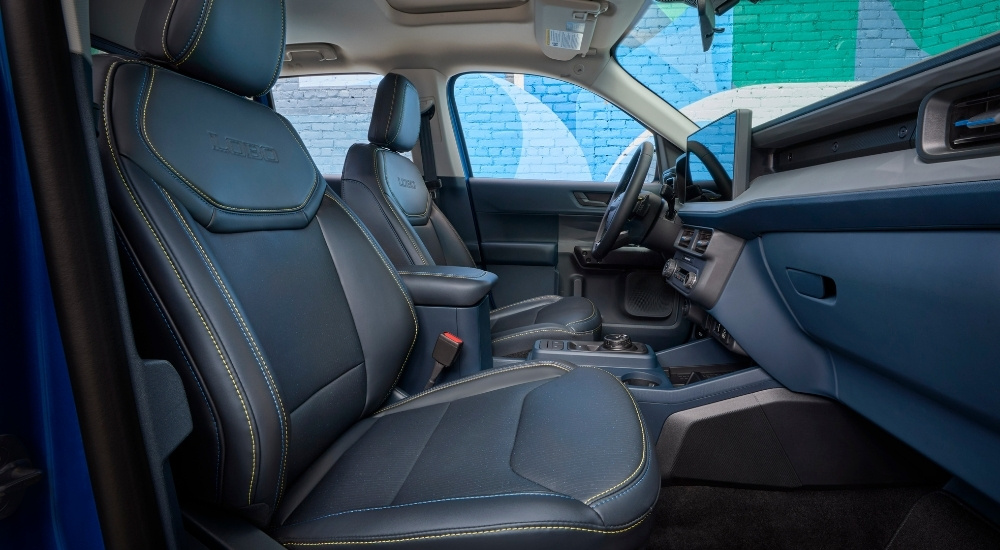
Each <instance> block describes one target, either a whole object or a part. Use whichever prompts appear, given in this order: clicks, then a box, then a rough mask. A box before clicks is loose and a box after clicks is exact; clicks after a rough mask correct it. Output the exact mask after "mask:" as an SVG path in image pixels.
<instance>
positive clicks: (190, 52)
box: [176, 0, 214, 67]
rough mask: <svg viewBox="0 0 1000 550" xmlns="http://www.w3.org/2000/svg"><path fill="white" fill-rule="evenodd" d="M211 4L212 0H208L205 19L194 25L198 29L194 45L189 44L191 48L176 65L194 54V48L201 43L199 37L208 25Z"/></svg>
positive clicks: (179, 64)
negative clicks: (199, 24) (198, 24)
mask: <svg viewBox="0 0 1000 550" xmlns="http://www.w3.org/2000/svg"><path fill="white" fill-rule="evenodd" d="M213 4H214V0H208V10H207V12H206V13H205V19H204V20H202V21H200V23H201V26H200V27H199V26H195V28H196V29H198V38H196V39H195V41H194V45H193V46H191V50H190V51H188V52H187V53H186V54H184V57H182V58H181V60H180V61H178V62H177V63H176V65H177V66H178V67H180V66H181V65H182V64H183V63H184V62H185V61H187V60H188V59H190V58H191V56H192V55H194V52H195V50H197V49H198V44H201V37H202V35H203V34H205V28H206V27H208V18H209V17H210V16H211V15H212V5H213Z"/></svg>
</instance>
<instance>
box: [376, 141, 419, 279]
mask: <svg viewBox="0 0 1000 550" xmlns="http://www.w3.org/2000/svg"><path fill="white" fill-rule="evenodd" d="M378 152H379V149H375V150H374V151H372V169H373V170H375V183H376V184H377V185H378V190H379V191H380V192H381V193H382V197H383V198H385V202H386V203H387V204H388V205H389V211H390V212H392V215H393V216H395V217H396V221H398V222H399V227H400V229H402V230H403V233H406V238H407V239H409V240H410V244H412V245H413V249H414V250H416V252H417V256H419V257H420V261H421V262H423V263H424V265H427V259H426V258H424V255H423V254H422V253H421V252H420V246H419V245H418V244H417V242H416V241H414V240H413V235H410V232H409V231H407V230H406V223H404V222H403V220H401V219H400V218H399V214H397V213H396V209H395V208H393V206H392V199H390V198H389V195H387V194H386V192H385V186H384V185H382V180H381V179H379V177H378Z"/></svg>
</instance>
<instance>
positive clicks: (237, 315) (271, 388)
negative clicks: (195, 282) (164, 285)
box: [160, 188, 289, 507]
mask: <svg viewBox="0 0 1000 550" xmlns="http://www.w3.org/2000/svg"><path fill="white" fill-rule="evenodd" d="M160 193H161V194H162V195H163V196H164V198H166V199H167V202H169V203H170V207H171V209H172V210H173V212H174V217H175V218H177V220H178V221H180V222H181V224H183V226H184V229H185V230H186V231H187V234H188V237H189V238H190V239H191V241H192V242H193V243H194V244H195V246H197V247H198V251H199V252H200V253H201V258H202V262H203V263H204V264H205V266H206V267H208V269H209V271H210V272H211V274H212V278H213V279H214V280H215V285H216V287H218V289H219V291H220V292H222V295H223V297H224V298H225V300H226V305H227V306H228V307H229V312H230V313H231V314H232V315H233V318H234V319H235V320H236V322H237V324H238V325H239V327H240V332H242V333H243V339H244V340H246V342H247V345H248V346H249V348H250V352H251V353H252V354H253V356H254V359H255V360H256V362H257V366H258V367H260V371H261V374H263V375H264V383H265V384H266V385H267V391H268V393H270V394H271V400H272V401H273V402H274V407H275V412H277V413H278V425H279V426H280V427H281V434H282V440H281V469H280V470H279V472H278V492H277V494H276V495H275V498H274V506H275V507H277V505H278V501H279V500H280V499H281V495H282V494H283V493H284V490H285V467H286V465H287V463H288V446H289V441H288V422H287V419H286V415H285V404H284V402H283V401H282V399H281V392H280V391H279V390H278V384H277V383H276V382H275V381H274V378H273V376H272V375H271V369H270V367H269V366H268V365H267V360H266V359H264V354H263V353H262V352H261V351H260V348H259V347H258V346H257V340H256V339H255V338H254V337H253V333H251V332H250V327H249V326H247V322H246V320H245V319H244V318H243V313H242V312H241V311H240V309H239V307H237V306H236V300H234V299H233V297H232V295H230V293H229V288H228V287H227V286H226V284H225V282H223V280H222V276H221V275H219V273H218V271H216V269H215V265H214V264H213V263H212V260H211V259H210V258H209V257H208V253H207V252H205V249H204V248H203V247H202V245H201V241H199V240H198V237H197V236H196V235H195V234H194V231H193V230H192V229H191V226H189V225H188V223H187V220H185V219H184V216H182V215H181V213H180V210H179V209H178V208H177V205H176V204H175V203H174V200H173V199H172V198H171V197H170V195H169V194H168V193H167V192H166V191H164V190H163V189H162V188H161V189H160Z"/></svg>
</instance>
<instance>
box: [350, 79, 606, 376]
mask: <svg viewBox="0 0 1000 550" xmlns="http://www.w3.org/2000/svg"><path fill="white" fill-rule="evenodd" d="M419 133H420V98H419V96H418V94H417V90H416V88H415V87H414V86H413V84H412V83H411V82H410V81H409V80H407V79H406V77H404V76H401V75H399V74H396V73H389V74H388V75H386V76H385V78H384V79H382V82H381V83H380V84H379V86H378V91H377V92H376V94H375V107H374V112H373V113H372V121H371V126H369V128H368V141H369V142H371V143H366V144H362V143H358V144H355V145H354V146H353V147H351V149H350V151H348V153H347V158H346V159H345V160H344V173H343V176H342V181H341V183H340V189H339V190H338V191H339V194H340V196H341V197H342V198H343V199H344V202H346V203H347V204H348V205H349V206H350V207H351V208H352V209H353V210H354V211H355V212H356V213H357V215H358V217H360V218H361V221H362V222H364V224H365V225H366V226H367V227H368V229H369V230H371V232H372V235H374V236H375V240H376V241H378V243H379V244H380V245H382V248H383V249H384V250H385V252H386V254H387V255H388V256H389V258H390V259H391V260H392V262H393V264H395V266H396V267H397V268H398V269H400V270H405V269H406V268H407V267H408V266H411V265H450V266H461V267H476V262H475V260H473V258H472V256H471V255H470V254H469V250H468V248H466V246H465V243H464V242H463V241H462V238H461V237H460V236H459V235H458V232H457V231H455V228H454V227H453V226H452V225H451V223H450V222H449V221H448V218H446V217H445V216H444V214H443V213H442V212H441V210H440V209H439V208H438V207H437V205H436V204H435V203H434V201H433V200H431V196H430V193H428V191H427V187H426V186H425V185H424V183H423V177H422V176H421V174H420V171H419V170H417V167H416V166H414V164H413V163H412V162H410V160H409V159H408V158H406V157H404V156H403V155H401V154H400V153H405V152H407V151H409V150H411V149H413V146H414V145H416V143H417V138H418V136H419ZM600 331H601V313H600V312H599V311H598V310H597V307H595V306H594V304H593V302H591V301H590V300H588V299H586V298H583V297H561V296H553V295H547V296H539V297H536V298H532V299H530V300H525V301H523V302H518V303H516V304H512V305H509V306H506V307H502V308H498V309H495V310H493V311H492V312H491V313H490V332H491V333H492V339H493V355H495V356H503V357H527V355H528V353H529V352H530V351H531V349H532V347H533V346H534V343H535V341H536V340H539V339H544V338H555V339H559V340H594V339H595V338H597V337H599V336H600Z"/></svg>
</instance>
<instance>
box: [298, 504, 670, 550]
mask: <svg viewBox="0 0 1000 550" xmlns="http://www.w3.org/2000/svg"><path fill="white" fill-rule="evenodd" d="M650 513H651V512H646V513H645V514H643V515H642V517H640V518H639V519H638V520H636V521H635V523H633V524H632V525H629V526H628V527H624V528H621V529H615V530H610V531H609V530H604V529H590V528H587V527H572V526H568V525H567V526H561V525H545V526H537V527H503V528H501V529H485V530H482V531H464V532H461V533H443V534H440V535H424V536H420V537H406V538H401V539H382V540H356V541H355V540H345V541H328V542H286V543H284V544H285V546H335V545H336V546H343V545H350V544H383V543H388V542H408V541H414V540H432V539H441V538H447V537H462V536H465V535H488V534H491V533H504V532H509V531H580V532H584V533H598V534H601V535H617V534H620V533H624V532H626V531H629V530H632V529H635V528H636V527H638V526H639V525H640V524H641V523H642V522H643V521H645V520H646V518H647V517H649V514H650Z"/></svg>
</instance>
